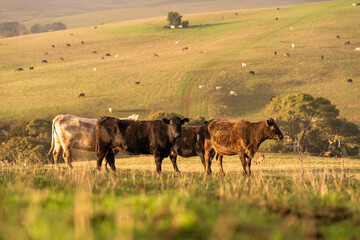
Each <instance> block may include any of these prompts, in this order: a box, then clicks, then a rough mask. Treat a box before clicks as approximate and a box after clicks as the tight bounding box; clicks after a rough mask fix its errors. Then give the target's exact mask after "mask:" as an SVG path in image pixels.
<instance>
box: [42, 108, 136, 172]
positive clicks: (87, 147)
mask: <svg viewBox="0 0 360 240" xmlns="http://www.w3.org/2000/svg"><path fill="white" fill-rule="evenodd" d="M138 117H139V115H136V114H133V115H131V116H129V117H127V118H123V119H130V120H134V121H136V120H137V119H138ZM96 122H97V119H89V118H81V117H76V116H73V115H69V114H67V115H58V116H56V117H55V118H54V119H53V121H52V138H51V148H50V151H49V153H48V155H49V154H50V153H51V152H52V153H53V157H54V163H55V167H56V168H57V167H58V166H57V163H58V160H59V157H60V153H61V152H63V157H64V159H65V162H66V163H67V164H68V167H69V168H72V165H71V156H72V149H80V150H84V151H89V152H94V151H95V143H96V136H95V128H96Z"/></svg>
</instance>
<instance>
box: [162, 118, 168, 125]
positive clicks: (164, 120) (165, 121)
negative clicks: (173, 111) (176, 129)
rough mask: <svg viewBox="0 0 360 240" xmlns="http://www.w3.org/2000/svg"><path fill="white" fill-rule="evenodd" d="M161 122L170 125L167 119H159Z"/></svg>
mask: <svg viewBox="0 0 360 240" xmlns="http://www.w3.org/2000/svg"><path fill="white" fill-rule="evenodd" d="M161 121H162V122H163V123H165V124H170V120H169V119H167V118H163V119H161Z"/></svg>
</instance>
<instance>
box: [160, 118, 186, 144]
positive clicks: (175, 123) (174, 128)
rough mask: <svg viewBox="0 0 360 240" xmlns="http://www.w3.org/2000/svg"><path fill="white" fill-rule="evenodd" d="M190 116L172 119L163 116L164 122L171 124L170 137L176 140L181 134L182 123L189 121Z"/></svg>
mask: <svg viewBox="0 0 360 240" xmlns="http://www.w3.org/2000/svg"><path fill="white" fill-rule="evenodd" d="M188 121H189V119H188V118H184V119H180V118H178V117H172V118H171V119H170V120H169V119H167V118H163V119H162V122H163V123H165V124H169V125H170V137H171V138H172V139H173V140H176V139H177V138H179V137H180V135H181V125H182V124H184V123H185V122H188Z"/></svg>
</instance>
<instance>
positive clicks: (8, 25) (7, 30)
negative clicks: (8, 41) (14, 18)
mask: <svg viewBox="0 0 360 240" xmlns="http://www.w3.org/2000/svg"><path fill="white" fill-rule="evenodd" d="M28 33H29V31H28V30H27V29H26V28H25V27H24V26H23V25H22V24H20V23H18V22H2V23H0V36H1V37H15V36H19V35H24V34H28Z"/></svg>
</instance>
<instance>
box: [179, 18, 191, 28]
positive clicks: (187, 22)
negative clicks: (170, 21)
mask: <svg viewBox="0 0 360 240" xmlns="http://www.w3.org/2000/svg"><path fill="white" fill-rule="evenodd" d="M181 25H182V27H183V28H188V27H189V21H188V20H186V21H183V22H182V23H181Z"/></svg>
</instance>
